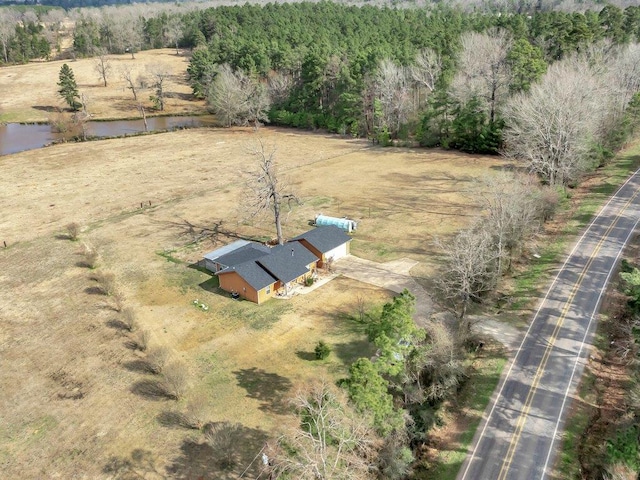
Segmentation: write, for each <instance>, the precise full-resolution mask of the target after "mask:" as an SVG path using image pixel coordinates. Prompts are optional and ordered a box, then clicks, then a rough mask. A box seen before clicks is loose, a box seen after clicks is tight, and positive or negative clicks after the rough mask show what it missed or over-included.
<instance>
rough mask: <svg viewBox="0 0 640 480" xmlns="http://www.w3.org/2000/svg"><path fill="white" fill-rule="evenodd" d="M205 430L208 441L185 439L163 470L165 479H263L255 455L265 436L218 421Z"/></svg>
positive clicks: (258, 431) (243, 427)
mask: <svg viewBox="0 0 640 480" xmlns="http://www.w3.org/2000/svg"><path fill="white" fill-rule="evenodd" d="M205 431H210V432H212V434H211V435H209V436H208V437H209V439H210V442H202V443H198V442H195V441H193V440H191V439H185V440H184V441H183V442H182V445H181V447H180V455H179V456H178V457H176V458H175V459H173V461H172V463H171V465H169V466H168V467H167V476H168V477H169V478H172V479H178V480H188V479H202V480H236V479H238V478H240V476H241V475H242V478H254V479H261V480H266V479H267V478H268V475H267V474H266V473H263V472H262V469H263V465H262V461H261V459H260V458H259V456H258V455H259V453H260V451H261V450H262V448H263V447H264V446H265V443H266V441H267V440H268V436H267V433H266V432H264V431H262V430H260V429H258V428H249V427H245V426H244V425H241V424H231V423H229V422H221V423H216V424H208V425H207V426H205Z"/></svg>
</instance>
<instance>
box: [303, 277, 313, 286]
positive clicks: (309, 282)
mask: <svg viewBox="0 0 640 480" xmlns="http://www.w3.org/2000/svg"><path fill="white" fill-rule="evenodd" d="M313 282H314V280H313V277H307V278H305V279H304V284H305V285H306V286H307V287H310V286H311V285H313Z"/></svg>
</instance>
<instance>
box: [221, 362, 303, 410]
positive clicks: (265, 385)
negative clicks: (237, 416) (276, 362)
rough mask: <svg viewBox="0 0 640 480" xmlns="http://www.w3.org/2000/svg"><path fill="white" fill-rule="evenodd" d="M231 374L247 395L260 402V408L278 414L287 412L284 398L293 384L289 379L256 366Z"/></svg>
mask: <svg viewBox="0 0 640 480" xmlns="http://www.w3.org/2000/svg"><path fill="white" fill-rule="evenodd" d="M233 374H234V375H235V376H236V379H237V381H238V385H239V386H241V387H242V388H244V389H245V390H246V391H247V397H249V398H253V399H256V400H258V401H259V402H260V410H263V411H265V412H271V413H276V414H279V415H285V414H287V413H289V411H290V409H289V408H288V407H287V405H286V403H285V402H284V398H285V396H286V394H287V393H288V392H289V390H291V387H292V386H293V385H292V383H291V380H289V379H288V378H286V377H283V376H280V375H278V374H277V373H268V372H265V371H264V370H262V369H259V368H256V367H252V368H244V369H242V370H236V371H235V372H233Z"/></svg>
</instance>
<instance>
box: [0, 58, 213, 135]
mask: <svg viewBox="0 0 640 480" xmlns="http://www.w3.org/2000/svg"><path fill="white" fill-rule="evenodd" d="M108 59H109V60H108V61H109V65H110V66H111V69H110V74H109V76H108V78H107V80H108V82H107V86H106V87H105V86H104V84H103V83H102V81H101V79H100V76H99V75H98V73H96V63H97V60H96V59H93V58H83V59H79V60H65V61H62V60H60V61H52V62H42V63H36V64H34V63H31V64H27V65H16V66H10V67H2V68H0V91H2V92H11V93H10V94H6V95H2V96H1V97H0V122H46V121H49V120H50V119H51V118H52V117H53V116H54V115H55V112H57V111H58V110H59V109H64V108H66V107H67V105H66V104H65V103H64V101H63V100H62V99H61V98H60V97H59V96H58V93H57V91H58V88H59V87H58V85H57V82H58V74H59V72H60V67H62V64H63V63H67V64H68V65H69V66H70V67H71V69H72V70H73V73H74V76H75V79H76V83H77V84H78V91H79V92H80V93H81V94H84V95H85V97H86V99H87V104H88V111H89V113H90V114H91V118H92V119H95V120H98V119H113V118H138V117H139V116H140V114H139V113H138V102H140V103H141V104H142V105H144V106H145V108H146V109H147V111H148V113H149V114H154V113H159V112H154V111H153V108H152V107H153V103H152V102H151V100H150V99H149V96H150V95H151V94H152V91H151V90H150V89H148V88H147V89H141V90H140V91H139V93H138V101H136V100H134V98H133V95H132V94H131V91H130V90H128V89H127V88H126V85H125V82H124V80H123V79H122V73H121V72H122V69H123V68H125V67H129V68H130V69H131V73H132V78H133V79H138V78H140V77H145V76H146V77H148V76H149V69H152V68H154V67H157V66H163V67H166V68H167V69H168V71H169V72H171V75H170V77H169V79H168V80H167V82H166V87H165V91H166V92H167V93H166V97H167V102H166V105H165V111H164V112H162V113H163V114H177V115H180V114H185V113H203V112H204V111H205V108H204V101H195V100H194V99H193V97H192V95H191V87H190V86H189V85H188V83H187V77H186V74H187V66H188V65H189V58H188V56H186V55H184V54H180V55H176V51H175V49H173V50H172V49H162V50H147V51H144V52H140V53H137V54H136V55H135V59H132V58H131V55H129V54H126V55H108Z"/></svg>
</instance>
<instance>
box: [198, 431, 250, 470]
mask: <svg viewBox="0 0 640 480" xmlns="http://www.w3.org/2000/svg"><path fill="white" fill-rule="evenodd" d="M241 431H242V424H240V423H231V422H216V423H210V424H207V425H206V426H205V430H204V436H205V438H206V439H207V443H208V444H209V445H210V446H211V448H212V449H213V450H214V452H215V454H214V459H215V462H216V463H217V464H218V467H219V468H221V469H227V468H232V467H234V466H236V465H237V464H238V463H239V462H240V449H239V448H238V440H239V437H240V436H241V435H240V434H241Z"/></svg>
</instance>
